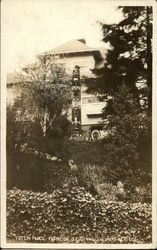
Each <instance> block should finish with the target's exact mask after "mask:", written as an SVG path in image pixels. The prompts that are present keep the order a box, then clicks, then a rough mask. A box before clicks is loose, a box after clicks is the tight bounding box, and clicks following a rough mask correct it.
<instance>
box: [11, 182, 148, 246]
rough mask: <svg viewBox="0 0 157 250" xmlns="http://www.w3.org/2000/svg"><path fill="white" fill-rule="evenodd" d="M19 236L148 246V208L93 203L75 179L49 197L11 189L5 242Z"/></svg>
mask: <svg viewBox="0 0 157 250" xmlns="http://www.w3.org/2000/svg"><path fill="white" fill-rule="evenodd" d="M19 236H21V237H22V236H27V237H28V238H29V240H28V241H31V242H37V239H38V238H37V237H42V241H43V242H52V243H55V242H60V243H65V242H66V243H150V242H151V205H150V204H146V203H144V204H141V203H134V204H131V203H124V202H115V201H112V202H109V201H108V202H107V201H106V202H103V203H100V202H97V201H96V200H95V199H94V198H93V197H92V195H91V194H89V193H88V192H86V191H85V189H84V188H83V187H79V186H78V184H77V179H76V178H73V181H72V182H71V183H68V184H66V185H64V187H63V188H60V189H56V190H55V191H54V192H53V193H52V194H47V193H34V192H31V191H21V190H19V189H13V190H10V191H8V194H7V239H8V240H9V242H12V241H18V239H19V238H18V237H19ZM19 241H20V240H19ZM26 241H27V240H26ZM39 242H41V241H39Z"/></svg>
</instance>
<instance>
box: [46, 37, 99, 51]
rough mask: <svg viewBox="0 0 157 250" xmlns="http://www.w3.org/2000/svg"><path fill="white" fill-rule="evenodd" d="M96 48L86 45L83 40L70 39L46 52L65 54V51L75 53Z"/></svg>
mask: <svg viewBox="0 0 157 250" xmlns="http://www.w3.org/2000/svg"><path fill="white" fill-rule="evenodd" d="M96 50H97V49H93V48H90V47H88V46H87V45H86V44H85V43H84V42H81V41H79V40H75V39H73V40H71V41H69V42H67V43H64V44H62V45H60V46H58V47H56V48H54V49H52V50H50V51H48V52H46V54H53V55H55V54H56V55H57V54H65V53H76V52H87V51H88V52H90V51H96Z"/></svg>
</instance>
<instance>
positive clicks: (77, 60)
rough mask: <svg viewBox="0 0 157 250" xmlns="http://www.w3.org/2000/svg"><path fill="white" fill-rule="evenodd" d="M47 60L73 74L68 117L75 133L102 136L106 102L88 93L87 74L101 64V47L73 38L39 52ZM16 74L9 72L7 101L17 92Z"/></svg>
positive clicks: (11, 99) (10, 100)
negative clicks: (92, 46)
mask: <svg viewBox="0 0 157 250" xmlns="http://www.w3.org/2000/svg"><path fill="white" fill-rule="evenodd" d="M39 56H40V58H41V57H42V58H43V59H44V61H45V62H46V60H47V58H49V57H50V56H52V57H55V61H54V63H55V64H56V65H58V66H61V67H62V68H64V69H65V71H66V73H67V74H68V75H70V76H71V83H72V103H71V106H70V107H69V109H68V111H67V118H68V120H69V121H71V122H72V124H73V131H72V136H77V137H79V136H81V137H83V138H91V137H92V138H93V139H96V138H100V137H101V136H102V131H103V130H102V127H103V123H102V122H103V120H102V109H103V108H104V107H105V105H106V102H104V101H101V99H100V98H99V96H98V95H92V94H88V93H87V91H86V90H87V86H86V83H85V82H86V78H88V79H90V78H94V77H95V76H94V75H93V73H92V71H91V70H92V69H94V68H100V67H101V66H102V65H103V63H104V58H103V56H102V54H101V52H100V50H99V49H94V48H90V47H88V46H87V44H86V41H85V39H79V40H71V41H69V42H67V43H65V44H63V45H60V46H58V47H56V48H54V49H52V50H50V51H47V52H45V53H43V54H40V55H39ZM16 81H17V78H16V77H15V75H14V77H13V76H12V77H11V74H10V75H8V79H7V87H8V95H7V96H8V103H9V102H11V103H12V102H13V101H14V97H15V96H16V95H17V93H16V87H15V85H16V84H15V82H16Z"/></svg>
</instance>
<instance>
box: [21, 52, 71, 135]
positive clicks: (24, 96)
mask: <svg viewBox="0 0 157 250" xmlns="http://www.w3.org/2000/svg"><path fill="white" fill-rule="evenodd" d="M19 78H20V79H21V80H20V82H21V84H20V85H19V86H18V90H19V91H20V93H21V98H20V115H21V117H22V119H27V120H28V119H29V120H32V121H38V122H39V123H40V125H41V127H42V129H43V132H44V135H46V134H47V133H48V131H49V130H55V129H56V127H55V124H57V126H58V121H59V120H61V117H63V112H64V111H66V110H67V108H68V106H69V104H70V102H71V91H70V90H71V87H70V86H71V81H70V77H69V76H68V75H67V74H66V73H65V69H64V68H61V67H60V66H58V65H57V64H55V58H54V57H52V56H48V55H47V56H39V57H38V62H37V63H36V64H34V65H31V66H29V67H26V68H24V69H23V71H22V72H21V74H20V75H19ZM64 117H65V115H64Z"/></svg>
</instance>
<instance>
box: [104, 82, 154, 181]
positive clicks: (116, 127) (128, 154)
mask: <svg viewBox="0 0 157 250" xmlns="http://www.w3.org/2000/svg"><path fill="white" fill-rule="evenodd" d="M105 116H107V119H108V125H107V129H108V130H109V131H110V135H109V137H108V138H107V140H106V139H105V140H104V143H105V144H106V157H107V165H108V166H109V167H111V169H113V168H116V170H117V171H118V172H119V173H120V174H121V175H122V176H123V177H124V176H129V175H130V174H132V173H133V172H135V171H136V170H137V168H140V169H142V168H144V164H145V163H144V162H143V160H144V158H143V157H144V155H143V154H142V151H143V145H141V142H144V140H143V139H144V138H146V137H147V134H148V133H149V131H148V129H149V128H148V118H147V115H146V113H144V112H143V113H141V108H140V106H139V103H138V100H137V99H136V98H135V97H134V95H133V93H132V91H131V89H129V88H128V87H126V86H125V85H123V86H119V87H118V90H117V92H116V93H115V95H114V98H112V99H110V100H109V101H108V106H107V108H106V109H105ZM147 156H148V154H147ZM147 162H148V161H147ZM147 170H149V171H151V169H148V166H147Z"/></svg>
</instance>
